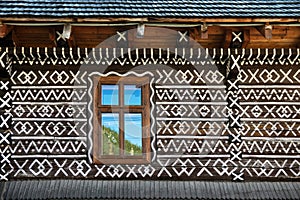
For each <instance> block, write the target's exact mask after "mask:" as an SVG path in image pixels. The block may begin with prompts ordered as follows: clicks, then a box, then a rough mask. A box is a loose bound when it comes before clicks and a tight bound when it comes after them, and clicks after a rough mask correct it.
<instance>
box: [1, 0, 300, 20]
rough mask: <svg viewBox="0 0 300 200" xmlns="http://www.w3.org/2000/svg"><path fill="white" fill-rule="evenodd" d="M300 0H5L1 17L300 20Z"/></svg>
mask: <svg viewBox="0 0 300 200" xmlns="http://www.w3.org/2000/svg"><path fill="white" fill-rule="evenodd" d="M299 16H300V1H299V0H1V1H0V17H79V18H80V17H299Z"/></svg>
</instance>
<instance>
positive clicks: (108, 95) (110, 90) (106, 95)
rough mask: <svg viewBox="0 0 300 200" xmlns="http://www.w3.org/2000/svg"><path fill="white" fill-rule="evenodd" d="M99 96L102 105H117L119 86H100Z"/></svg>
mask: <svg viewBox="0 0 300 200" xmlns="http://www.w3.org/2000/svg"><path fill="white" fill-rule="evenodd" d="M101 96H102V100H101V104H102V105H119V86H118V85H101Z"/></svg>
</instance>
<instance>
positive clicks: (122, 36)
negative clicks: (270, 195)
mask: <svg viewBox="0 0 300 200" xmlns="http://www.w3.org/2000/svg"><path fill="white" fill-rule="evenodd" d="M117 34H118V36H119V37H118V39H117V41H118V42H120V41H121V40H124V41H125V42H126V41H127V40H126V37H125V35H126V32H122V33H120V32H119V31H117Z"/></svg>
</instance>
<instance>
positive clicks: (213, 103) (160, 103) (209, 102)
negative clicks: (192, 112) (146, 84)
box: [156, 101, 228, 106]
mask: <svg viewBox="0 0 300 200" xmlns="http://www.w3.org/2000/svg"><path fill="white" fill-rule="evenodd" d="M156 104H159V105H174V104H182V105H224V106H225V105H227V104H228V102H216V101H208V102H205V101H203V102H182V101H180V102H156Z"/></svg>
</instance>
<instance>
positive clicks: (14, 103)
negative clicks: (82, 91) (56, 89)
mask: <svg viewBox="0 0 300 200" xmlns="http://www.w3.org/2000/svg"><path fill="white" fill-rule="evenodd" d="M12 104H13V105H86V104H87V102H73V101H69V102H47V101H43V102H32V101H30V102H23V101H21V102H18V101H17V102H12Z"/></svg>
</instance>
